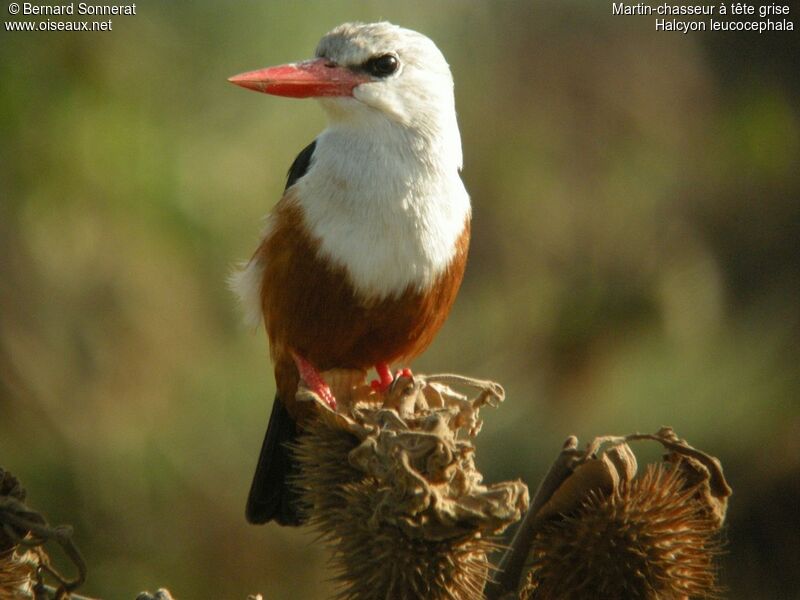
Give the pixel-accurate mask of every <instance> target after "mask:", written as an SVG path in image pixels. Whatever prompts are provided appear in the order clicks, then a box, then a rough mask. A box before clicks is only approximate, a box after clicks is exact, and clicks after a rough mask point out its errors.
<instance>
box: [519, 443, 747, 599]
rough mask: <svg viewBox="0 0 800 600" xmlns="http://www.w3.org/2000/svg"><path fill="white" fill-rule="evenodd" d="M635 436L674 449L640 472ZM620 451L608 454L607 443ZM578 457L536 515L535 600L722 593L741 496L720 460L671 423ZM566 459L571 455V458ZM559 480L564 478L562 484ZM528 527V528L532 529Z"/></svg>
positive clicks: (529, 586)
mask: <svg viewBox="0 0 800 600" xmlns="http://www.w3.org/2000/svg"><path fill="white" fill-rule="evenodd" d="M632 440H654V441H658V442H660V443H661V444H662V445H663V446H664V447H665V448H666V449H668V450H669V454H668V455H667V456H666V457H665V462H661V463H658V464H656V465H649V466H648V467H647V469H646V470H645V472H644V474H643V475H642V476H641V477H638V478H636V477H635V474H636V468H637V467H636V458H635V456H634V454H633V452H632V451H631V449H630V447H629V446H628V445H627V443H626V442H627V441H632ZM608 443H610V444H612V448H611V449H610V450H608V451H606V452H604V453H601V452H600V449H601V447H602V446H603V445H604V444H608ZM575 447H576V446H575V443H572V444H567V445H565V450H564V451H563V452H562V457H561V458H560V459H559V460H560V461H561V464H570V461H573V462H572V463H571V465H572V466H570V467H569V469H568V473H569V474H568V475H566V477H564V478H563V479H562V481H561V483H560V484H559V485H558V487H557V489H556V490H555V491H554V492H550V496H549V498H546V502H545V503H544V504H541V505H540V506H541V508H540V509H539V510H538V512H537V514H536V515H533V516H532V518H531V520H530V521H529V519H528V518H527V517H526V523H531V525H529V531H531V532H532V533H533V538H532V545H531V547H530V551H529V554H528V564H529V571H528V574H527V578H526V581H525V584H524V586H523V588H522V590H521V592H520V594H519V597H520V598H524V599H526V600H549V599H559V600H562V599H563V600H571V599H583V598H631V599H647V600H650V599H653V600H655V599H659V600H661V599H665V600H678V599H688V598H716V597H719V595H720V590H719V588H718V586H717V584H716V569H715V559H716V557H717V555H718V554H719V553H720V548H721V542H720V537H719V532H720V528H721V526H722V523H723V521H724V517H725V509H726V507H727V499H728V497H729V496H730V494H731V490H730V487H729V486H728V484H727V482H726V481H725V478H724V476H723V474H722V467H721V465H720V463H719V461H718V460H717V459H716V458H714V457H712V456H709V455H707V454H705V453H703V452H701V451H699V450H696V449H695V448H692V447H691V446H689V445H688V444H687V443H686V442H685V441H683V440H680V439H679V438H678V437H677V436H676V435H675V434H674V432H673V431H672V430H671V429H668V428H665V429H662V430H661V431H659V432H658V433H656V434H654V435H649V434H634V435H631V436H627V437H625V438H616V437H603V438H597V439H596V440H594V441H593V442H592V443H590V444H589V449H588V450H587V452H586V453H585V454H583V456H581V455H580V453H578V452H577V451H576V449H575ZM565 459H566V460H565ZM556 483H557V482H556ZM525 526H526V525H525V524H523V528H525Z"/></svg>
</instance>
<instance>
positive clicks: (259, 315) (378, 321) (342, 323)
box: [229, 22, 471, 525]
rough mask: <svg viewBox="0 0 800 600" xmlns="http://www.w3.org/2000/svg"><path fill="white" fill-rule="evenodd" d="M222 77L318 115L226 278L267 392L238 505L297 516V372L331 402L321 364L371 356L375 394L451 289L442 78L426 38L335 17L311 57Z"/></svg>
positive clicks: (452, 228)
mask: <svg viewBox="0 0 800 600" xmlns="http://www.w3.org/2000/svg"><path fill="white" fill-rule="evenodd" d="M229 81H230V82H231V83H234V84H236V85H239V86H241V87H244V88H248V89H251V90H255V91H259V92H263V93H266V94H272V95H275V96H284V97H289V98H315V99H317V100H318V101H319V103H320V104H321V105H322V108H323V110H324V111H325V113H326V114H327V117H328V126H327V128H326V129H325V130H323V131H322V132H321V133H320V134H319V135H318V136H317V138H316V139H315V140H314V141H313V142H311V143H310V144H309V145H308V146H306V147H305V149H303V150H302V151H301V152H300V154H299V155H298V156H297V158H295V160H294V162H293V163H292V165H291V167H290V169H289V173H288V178H287V181H286V187H285V189H284V192H283V196H282V197H281V199H280V200H279V201H278V203H277V204H276V205H275V206H274V208H273V209H272V211H271V212H270V214H269V215H268V216H267V219H266V223H265V227H264V228H263V231H262V232H261V241H260V244H259V245H258V247H257V249H256V251H255V253H254V254H253V255H252V257H251V258H250V260H249V261H247V262H246V263H244V264H243V265H242V266H241V267H240V268H239V269H238V270H237V271H236V272H235V273H234V274H233V275H232V277H231V287H232V289H233V290H234V292H235V293H236V294H237V296H238V297H239V300H240V302H241V304H242V306H243V308H244V311H245V314H246V318H247V320H248V321H249V322H250V323H252V324H254V325H257V324H259V323H260V322H261V321H263V322H264V325H265V328H266V332H267V336H268V338H269V347H270V356H271V359H272V362H273V364H274V370H275V383H276V390H277V391H276V396H275V401H274V402H273V406H272V412H271V415H270V420H269V425H268V427H267V432H266V436H265V439H264V443H263V445H262V448H261V454H260V456H259V459H258V463H257V466H256V471H255V475H254V477H253V482H252V485H251V488H250V493H249V497H248V500H247V507H246V517H247V520H248V521H250V522H251V523H257V524H260V523H266V522H268V521H272V520H274V521H275V522H277V523H278V524H280V525H299V524H301V523H302V522H303V520H304V517H303V510H302V506H301V505H300V501H299V496H298V493H297V491H296V490H295V489H294V488H293V487H292V485H291V476H292V474H293V473H296V469H297V467H296V465H295V463H294V461H293V458H292V455H291V451H290V446H291V443H292V442H293V441H294V440H295V439H296V437H297V436H298V435H299V434H300V432H302V429H303V424H304V423H307V422H308V420H309V419H313V418H314V415H313V410H312V405H311V403H308V402H297V401H296V400H295V396H296V392H297V387H298V383H299V382H300V380H302V381H303V382H304V383H305V384H306V385H307V386H308V387H309V388H310V389H311V390H312V391H313V392H315V393H316V394H317V395H318V396H319V397H320V398H321V399H323V400H324V401H325V402H327V403H328V404H329V405H330V406H331V407H332V408H335V405H336V399H335V398H334V397H333V395H332V393H331V390H330V388H329V387H328V385H327V384H326V383H325V380H324V377H323V376H322V375H321V373H323V372H325V371H328V370H331V369H360V370H364V371H367V370H368V369H370V368H372V367H374V368H375V371H376V373H377V379H376V380H375V381H373V382H372V385H373V387H374V388H376V389H378V390H380V391H385V390H386V389H388V387H389V386H390V385H391V383H392V381H393V380H394V377H393V375H392V370H391V367H390V365H392V364H393V363H400V364H408V361H410V360H412V359H413V358H415V357H416V356H418V355H419V354H421V353H422V352H423V351H424V350H425V349H426V348H427V347H428V346H429V345H430V343H431V341H432V340H433V339H434V336H435V335H436V333H437V332H438V331H439V329H440V328H441V326H442V324H443V323H444V322H445V319H446V318H447V315H448V314H449V312H450V309H451V307H452V305H453V302H454V300H455V298H456V294H457V293H458V289H459V287H460V285H461V280H462V278H463V275H464V269H465V266H466V261H467V250H468V246H469V237H470V219H471V208H470V200H469V195H468V194H467V191H466V189H465V188H464V184H463V183H462V181H461V176H460V172H461V167H462V151H461V136H460V133H459V130H458V123H457V120H456V111H455V100H454V94H453V78H452V75H451V73H450V67H449V66H448V64H447V61H446V60H445V58H444V56H443V55H442V53H441V51H440V50H439V49H438V48H437V47H436V45H435V44H434V43H433V42H432V41H431V40H430V39H429V38H427V37H426V36H424V35H422V34H420V33H417V32H416V31H412V30H409V29H405V28H402V27H399V26H396V25H393V24H391V23H388V22H380V23H345V24H342V25H339V26H338V27H336V28H334V29H333V30H332V31H330V32H329V33H327V34H326V35H325V36H324V37H323V38H322V40H321V41H320V42H319V45H318V46H317V49H316V53H315V58H313V59H310V60H305V61H302V62H295V63H290V64H285V65H281V66H276V67H269V68H265V69H260V70H256V71H249V72H247V73H242V74H240V75H236V76H234V77H231V78H230V79H229ZM402 372H404V373H406V374H407V373H408V370H407V369H405V370H404V371H402Z"/></svg>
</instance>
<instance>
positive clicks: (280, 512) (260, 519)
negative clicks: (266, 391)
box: [245, 395, 305, 526]
mask: <svg viewBox="0 0 800 600" xmlns="http://www.w3.org/2000/svg"><path fill="white" fill-rule="evenodd" d="M297 435H298V432H297V425H296V424H295V422H294V420H293V419H292V417H291V416H289V412H288V411H287V410H286V407H285V406H284V404H283V402H281V401H280V399H279V398H278V396H277V395H276V396H275V401H274V403H273V405H272V414H271V415H270V417H269V425H268V426H267V434H266V436H265V437H264V443H263V445H262V446H261V454H260V455H259V457H258V465H257V466H256V473H255V475H254V476H253V483H252V485H251V486H250V494H249V495H248V497H247V508H246V510H245V515H246V516H247V520H248V521H249V522H250V523H255V524H261V523H267V522H268V521H275V522H276V523H278V524H279V525H293V526H297V525H302V524H303V522H304V520H305V519H304V517H303V514H302V510H301V504H300V497H299V494H298V492H297V490H296V489H295V488H294V487H293V485H292V482H291V478H292V476H293V475H294V474H295V473H297V465H296V463H295V461H294V459H293V457H292V454H291V451H290V450H289V448H288V447H287V444H292V443H293V442H294V441H295V440H296V438H297Z"/></svg>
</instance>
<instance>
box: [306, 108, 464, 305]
mask: <svg viewBox="0 0 800 600" xmlns="http://www.w3.org/2000/svg"><path fill="white" fill-rule="evenodd" d="M326 108H328V111H329V112H333V111H332V110H331V109H332V108H333V107H329V106H326ZM334 110H335V109H334ZM364 116H365V115H364V114H363V113H362V114H361V115H359V118H358V119H342V120H338V119H335V120H334V122H333V124H332V125H331V126H330V127H329V128H328V129H326V130H325V131H324V132H323V133H322V134H321V135H320V136H319V137H318V138H317V144H316V148H315V150H314V157H313V160H312V163H311V166H310V168H309V170H308V172H307V174H306V175H305V176H304V177H302V178H301V179H300V180H299V181H298V182H297V184H296V185H295V190H294V192H295V194H294V197H295V198H296V199H297V201H298V202H299V204H300V206H301V207H302V209H303V212H304V215H305V219H306V225H307V226H308V228H309V230H310V232H311V233H312V234H313V235H314V237H316V238H317V239H318V240H319V242H320V248H321V252H322V254H323V255H324V256H325V257H326V258H328V259H329V260H331V261H332V262H333V263H335V264H337V265H340V266H343V267H345V268H346V269H347V271H348V273H349V275H350V277H351V282H352V284H353V286H354V287H355V288H356V290H357V291H358V292H359V293H360V294H361V295H363V296H364V297H365V298H369V299H381V298H385V297H388V296H393V295H398V294H400V293H402V292H403V291H405V290H406V289H407V288H409V287H412V288H414V289H418V290H424V289H426V288H428V287H430V286H431V285H432V284H433V283H434V282H435V281H436V279H437V278H438V277H439V276H440V275H441V274H442V273H443V272H444V271H445V269H446V268H447V267H448V265H449V264H450V262H451V260H452V258H453V255H454V253H455V251H456V242H457V240H458V238H459V236H460V235H461V234H462V232H463V231H464V225H465V223H466V221H467V219H468V218H469V216H470V204H469V196H468V195H467V192H466V190H465V189H464V185H463V184H462V182H461V178H460V177H459V169H460V166H461V141H460V138H459V135H458V127H457V125H456V123H455V115H453V122H452V123H445V124H443V125H444V126H445V127H444V130H441V129H440V130H439V131H431V130H430V129H429V127H424V128H423V129H417V128H414V127H413V126H411V127H409V126H408V125H407V124H401V123H398V122H395V121H391V120H389V119H386V118H385V117H384V116H383V115H379V114H377V111H376V114H375V117H374V118H364Z"/></svg>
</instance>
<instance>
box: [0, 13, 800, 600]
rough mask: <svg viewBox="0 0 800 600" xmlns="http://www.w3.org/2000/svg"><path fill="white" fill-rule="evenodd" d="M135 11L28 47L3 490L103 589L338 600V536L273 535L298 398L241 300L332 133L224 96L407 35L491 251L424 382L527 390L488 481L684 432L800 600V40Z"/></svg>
mask: <svg viewBox="0 0 800 600" xmlns="http://www.w3.org/2000/svg"><path fill="white" fill-rule="evenodd" d="M137 8H138V14H137V15H136V16H133V17H115V18H114V30H113V31H112V32H107V33H49V32H48V33H46V32H32V33H9V32H6V31H4V30H0V86H2V87H0V90H1V91H0V464H2V465H3V466H4V467H6V468H8V469H10V470H12V471H13V472H14V473H16V474H17V475H18V476H19V477H20V478H21V479H22V480H23V482H24V483H25V484H26V486H27V487H28V489H29V501H30V503H31V504H32V505H33V506H35V507H37V508H40V509H42V510H43V511H44V512H45V513H46V514H47V515H49V517H50V519H51V521H52V522H55V523H60V522H69V523H72V524H74V526H75V528H76V531H77V533H76V537H77V541H78V543H79V545H80V547H81V548H82V549H83V551H84V553H85V555H86V559H87V561H88V563H89V565H90V579H89V582H88V584H87V586H86V588H85V591H86V592H87V593H89V594H92V595H97V596H102V597H107V598H133V597H134V596H135V594H136V592H138V591H139V590H141V589H145V588H149V589H153V588H156V587H159V586H167V587H169V588H170V589H171V590H172V591H173V592H174V593H175V594H176V596H178V597H180V598H244V597H245V596H246V595H247V594H248V593H254V592H261V593H263V594H264V595H265V597H266V598H269V599H270V600H273V599H275V600H277V599H281V598H324V597H327V596H328V595H329V594H330V592H331V590H332V589H333V584H332V583H330V582H329V581H328V579H329V577H330V576H331V573H330V572H329V571H327V570H326V566H325V552H324V550H323V549H322V548H320V547H319V544H318V543H317V542H316V541H315V539H314V537H313V536H312V535H311V534H310V533H308V532H305V531H302V530H299V531H298V530H288V529H280V528H277V527H275V526H272V525H270V526H266V527H261V528H258V527H252V526H248V525H246V524H245V521H244V516H243V512H244V499H245V495H246V492H247V489H248V486H249V483H250V477H251V475H252V470H253V468H254V463H255V459H256V455H257V452H258V448H259V447H260V444H261V439H262V436H263V433H264V428H265V426H266V421H267V416H268V411H269V408H270V402H271V398H272V394H273V382H272V376H271V368H270V365H269V361H268V358H267V345H266V341H265V339H264V338H265V336H264V335H263V333H262V332H260V331H259V332H255V333H253V332H250V331H248V330H246V329H245V328H244V327H243V326H242V325H240V319H239V314H238V312H237V308H236V306H235V302H234V301H233V299H232V297H231V295H230V294H229V293H228V291H227V290H226V286H225V279H226V274H227V272H228V271H229V269H230V266H231V265H232V264H233V263H234V262H236V261H238V260H240V259H243V258H246V257H248V256H249V254H250V252H251V251H252V250H253V249H254V247H255V244H256V242H257V238H258V231H259V228H260V222H259V219H260V218H261V216H262V215H263V214H264V213H265V212H266V211H267V210H268V209H269V208H270V207H271V206H272V204H273V203H274V202H275V201H276V200H277V199H278V198H279V196H280V193H281V190H282V188H283V183H284V177H285V171H286V169H287V167H288V165H289V164H290V162H291V160H292V159H293V157H294V156H295V154H296V153H297V152H298V151H299V150H300V149H302V148H303V147H304V146H305V144H306V143H308V142H309V141H310V140H311V139H312V138H313V137H314V136H315V135H316V133H317V132H318V131H319V130H321V129H322V128H323V127H324V119H323V116H322V112H321V111H320V110H319V108H318V107H317V106H316V105H315V104H314V103H313V102H311V101H304V102H297V101H290V100H285V99H277V98H270V97H267V96H264V95H260V94H254V93H250V92H245V91H243V90H241V89H238V88H235V87H234V86H231V85H229V84H227V83H226V82H225V79H226V77H228V76H230V75H232V74H235V73H238V72H241V71H245V70H249V69H253V68H258V67H262V66H267V65H271V64H277V63H281V62H288V61H291V60H295V59H302V58H306V57H309V56H310V55H311V53H312V51H313V49H314V46H315V45H316V42H317V40H318V39H319V37H320V36H321V35H322V34H323V33H324V32H325V31H327V30H328V29H330V28H332V27H333V26H334V25H336V24H338V23H340V22H343V21H346V20H377V19H379V18H386V19H388V20H391V21H393V22H396V23H399V24H402V25H404V26H407V27H411V28H413V29H417V30H420V31H422V32H424V33H426V34H428V35H429V36H430V37H432V38H433V39H434V40H436V42H437V43H438V44H439V46H440V47H441V48H442V49H443V51H444V53H445V55H446V56H447V57H448V59H449V61H450V63H451V66H452V69H453V72H454V76H455V80H456V96H457V106H458V109H459V120H460V124H461V129H462V134H463V141H464V149H465V161H466V162H465V168H464V179H465V181H466V184H467V187H468V189H469V190H470V193H471V195H472V198H473V203H474V227H473V232H474V234H473V235H474V237H473V244H472V249H471V254H470V263H469V267H468V273H467V276H466V280H465V282H464V287H463V290H462V293H461V295H460V297H459V300H458V302H457V305H456V308H455V310H454V312H453V314H452V316H451V318H450V320H449V322H448V324H447V325H446V327H445V328H444V330H443V332H442V333H441V335H440V336H439V338H438V339H437V341H436V342H435V344H434V345H433V347H432V348H431V349H430V351H429V352H428V353H427V354H426V355H425V356H424V357H423V358H421V359H420V360H419V361H418V363H417V364H416V365H415V367H416V368H417V370H420V371H429V372H431V371H458V372H462V373H466V374H471V375H475V376H478V377H490V378H493V379H496V380H498V381H500V382H502V383H503V384H504V385H505V386H506V389H507V392H508V400H507V402H506V403H505V405H504V406H503V407H502V408H501V409H500V410H497V411H493V412H491V413H488V414H486V415H485V417H486V425H485V428H484V432H483V434H482V435H481V437H480V438H479V440H478V448H479V464H480V466H481V467H482V469H483V470H484V472H485V474H486V476H487V478H488V479H489V480H498V479H500V478H515V477H518V476H522V477H523V478H524V479H525V480H526V481H527V482H528V484H529V485H535V483H536V482H537V481H538V479H539V478H540V477H541V476H542V475H543V472H544V469H545V468H546V466H547V465H548V464H549V462H550V461H551V460H552V458H553V457H554V456H555V455H556V453H557V451H558V449H559V447H560V444H561V442H562V441H563V439H564V438H565V437H566V436H567V435H568V434H572V433H575V434H577V435H579V436H580V437H581V439H582V440H584V441H585V440H586V439H587V438H589V437H591V436H593V435H598V434H604V433H627V432H630V431H633V430H640V431H653V430H655V429H657V428H658V427H659V426H661V425H666V424H669V425H672V426H674V427H675V429H676V430H677V432H678V433H679V434H680V435H682V436H684V437H687V438H688V439H689V440H690V441H691V443H693V444H694V445H696V446H697V447H700V448H703V449H705V450H707V451H709V452H711V453H713V454H716V455H717V456H719V457H720V458H721V459H722V461H723V464H724V465H725V467H726V471H727V473H728V474H729V477H730V480H731V483H732V485H733V487H734V491H735V496H734V497H733V499H732V504H731V510H730V527H729V530H728V533H727V537H728V538H729V546H728V554H727V555H726V556H725V557H724V559H723V563H724V570H723V573H722V578H723V582H724V583H725V584H726V585H727V586H728V587H729V590H730V597H731V598H749V599H758V598H798V597H800V595H798V594H799V592H798V591H797V590H798V589H800V580H799V579H798V577H800V576H799V575H798V569H797V565H798V564H800V542H798V538H797V532H798V531H800V519H799V517H798V511H797V505H798V502H800V407H799V406H798V401H797V399H798V391H800V361H799V360H798V359H799V358H800V350H799V349H798V332H799V330H800V302H798V292H799V291H800V198H798V195H799V193H800V101H799V100H800V68H798V66H799V65H798V57H800V52H799V51H798V50H799V46H800V44H798V39H799V38H798V34H797V33H796V32H783V33H769V34H762V35H758V34H747V33H741V34H719V33H717V34H692V35H681V34H670V33H656V32H655V31H654V24H653V20H652V19H651V18H634V17H619V16H617V17H612V16H611V10H610V3H588V2H555V1H552V0H544V1H541V2H526V1H516V2H512V1H503V2H494V3H489V2H478V1H468V2H455V1H445V2H407V3H402V4H400V3H396V2H381V1H377V0H376V1H356V0H353V1H349V2H339V1H330V2H328V1H317V2H305V1H304V2H284V3H276V2H266V1H262V2H244V1H239V2H217V3H215V2H210V1H208V0H206V1H202V2H195V3H191V4H190V3H186V2H175V3H172V2H156V1H154V0H140V1H139V2H137ZM797 10H798V5H797V3H794V4H793V5H792V16H793V17H794V18H795V19H797ZM3 18H4V19H7V18H10V17H9V16H8V15H7V13H6V12H5V6H3ZM76 18H77V17H76ZM796 26H797V23H796Z"/></svg>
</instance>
